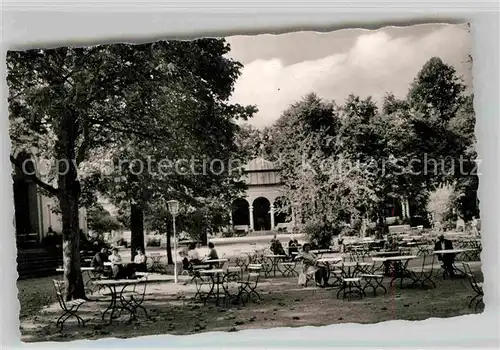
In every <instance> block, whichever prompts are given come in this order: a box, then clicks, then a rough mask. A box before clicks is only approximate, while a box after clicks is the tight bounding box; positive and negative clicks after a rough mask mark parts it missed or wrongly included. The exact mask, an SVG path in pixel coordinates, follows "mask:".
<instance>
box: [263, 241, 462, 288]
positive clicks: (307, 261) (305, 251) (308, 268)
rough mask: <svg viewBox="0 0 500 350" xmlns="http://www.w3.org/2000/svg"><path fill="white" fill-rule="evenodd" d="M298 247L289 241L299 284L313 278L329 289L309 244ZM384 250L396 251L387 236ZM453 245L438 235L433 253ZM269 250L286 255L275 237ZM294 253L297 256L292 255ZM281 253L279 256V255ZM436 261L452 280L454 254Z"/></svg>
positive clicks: (322, 265) (321, 265) (295, 242)
mask: <svg viewBox="0 0 500 350" xmlns="http://www.w3.org/2000/svg"><path fill="white" fill-rule="evenodd" d="M299 247H300V245H299V244H298V242H297V240H290V242H289V244H288V248H289V254H290V255H292V254H293V255H296V256H297V258H299V259H301V260H302V262H303V270H302V273H301V276H300V277H299V284H301V285H305V283H306V279H307V278H306V276H314V280H315V282H316V284H317V285H318V286H320V287H323V288H325V287H329V286H330V285H329V283H328V271H327V266H326V265H325V264H323V263H322V262H321V261H319V259H318V257H317V256H316V255H315V254H314V253H312V252H311V244H310V243H305V244H304V245H303V246H302V251H300V252H299ZM384 249H385V250H396V249H397V242H396V241H395V240H394V239H393V238H392V237H391V236H389V237H388V239H387V241H386V242H385V245H384ZM452 249H453V243H452V242H451V241H450V240H448V239H445V238H444V235H440V236H439V237H438V240H437V242H436V243H435V245H434V251H443V250H452ZM270 250H271V251H272V252H273V253H274V254H276V255H286V254H284V250H283V247H282V245H281V243H280V242H279V240H278V239H277V238H276V235H275V236H274V237H273V239H272V240H271V247H270ZM294 252H296V253H297V254H294ZM280 253H281V254H280ZM437 257H438V260H439V261H441V262H442V264H443V268H444V270H445V271H446V272H447V273H448V275H449V276H450V277H451V278H453V277H455V276H456V274H455V268H454V262H455V254H453V253H449V254H448V253H441V254H437ZM301 277H302V278H301Z"/></svg>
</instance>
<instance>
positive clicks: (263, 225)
mask: <svg viewBox="0 0 500 350" xmlns="http://www.w3.org/2000/svg"><path fill="white" fill-rule="evenodd" d="M253 220H254V224H253V225H254V229H255V231H268V230H270V229H271V203H270V202H269V200H268V199H267V198H264V197H259V198H256V199H255V200H254V201H253Z"/></svg>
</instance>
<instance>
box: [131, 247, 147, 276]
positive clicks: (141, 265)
mask: <svg viewBox="0 0 500 350" xmlns="http://www.w3.org/2000/svg"><path fill="white" fill-rule="evenodd" d="M146 260H147V257H146V255H144V252H143V251H142V249H141V248H138V249H137V251H136V255H135V257H134V264H133V268H134V270H135V271H138V272H147V266H146Z"/></svg>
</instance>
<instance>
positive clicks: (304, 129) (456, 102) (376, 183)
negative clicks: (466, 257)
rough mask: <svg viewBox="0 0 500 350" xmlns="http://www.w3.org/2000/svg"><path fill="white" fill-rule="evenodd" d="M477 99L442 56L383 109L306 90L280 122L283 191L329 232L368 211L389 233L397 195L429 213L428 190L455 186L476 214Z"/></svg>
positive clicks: (462, 204) (462, 205)
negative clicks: (389, 207) (388, 210)
mask: <svg viewBox="0 0 500 350" xmlns="http://www.w3.org/2000/svg"><path fill="white" fill-rule="evenodd" d="M472 100H473V97H472V96H467V95H466V94H465V86H464V85H463V82H462V81H461V79H460V78H459V77H457V76H456V72H455V70H454V68H453V67H451V66H449V65H447V64H445V63H443V62H442V61H441V60H440V59H439V58H431V59H430V60H429V61H428V62H427V63H426V64H425V65H424V66H423V67H422V70H421V71H420V72H419V74H418V75H417V77H416V78H415V80H414V82H413V83H412V85H411V86H410V89H409V92H408V95H407V96H406V98H405V99H399V98H397V97H395V96H394V95H393V94H390V93H389V94H387V95H386V96H385V98H384V100H383V103H382V108H381V109H380V110H379V109H378V108H377V105H376V104H375V103H374V101H372V100H371V98H366V99H361V98H360V97H359V96H354V95H350V96H348V97H347V99H346V101H345V102H344V104H343V105H337V104H336V103H335V102H334V101H325V100H322V99H320V98H319V97H318V96H316V95H314V94H309V95H307V96H305V97H304V98H303V99H302V100H301V101H298V102H295V103H293V104H292V105H290V107H289V108H288V109H287V110H285V111H284V112H283V114H282V115H281V117H280V118H279V120H278V121H277V122H276V123H275V125H274V126H273V128H272V135H273V138H272V139H271V142H270V144H271V149H272V152H273V153H274V154H276V155H277V157H278V159H279V162H280V166H281V177H282V180H283V182H284V183H285V191H286V193H285V195H286V196H287V197H288V198H289V199H290V202H291V203H294V204H292V205H296V206H297V209H298V211H299V212H300V215H301V216H302V217H303V218H304V219H305V222H306V224H309V223H310V224H311V225H312V226H311V227H316V228H317V229H313V228H309V229H308V230H310V231H311V232H323V233H324V234H325V235H326V236H325V237H326V238H325V239H328V237H329V233H328V230H326V229H322V228H321V227H322V226H323V225H324V226H325V227H328V228H330V229H333V230H336V229H337V228H340V229H341V230H343V231H344V233H347V234H351V233H355V234H358V233H359V230H358V229H359V227H357V226H356V222H360V220H361V219H362V218H365V219H377V227H378V229H379V231H380V230H385V227H386V226H387V225H386V224H385V223H384V217H385V215H384V214H383V213H384V210H385V209H384V208H385V203H386V202H393V201H394V199H403V198H408V199H409V200H411V202H412V204H413V205H414V206H415V207H416V211H414V212H413V213H412V215H421V216H423V217H425V216H426V215H427V213H426V210H425V209H426V206H427V202H428V201H429V195H430V194H429V191H431V192H432V190H433V189H435V188H437V187H439V186H441V185H447V184H454V185H455V186H456V189H457V191H458V192H461V193H462V194H461V196H460V197H459V200H458V209H459V210H460V211H461V212H463V213H465V212H466V213H468V215H469V216H470V215H474V214H473V213H475V214H476V216H477V183H478V181H477V180H478V178H477V176H476V175H474V174H472V170H473V166H474V162H475V161H474V160H475V158H476V154H475V152H474V145H475V138H474V122H475V116H474V111H473V106H472ZM433 161H435V162H436V163H437V164H438V167H436V168H433V167H432V165H433V163H432V162H433ZM462 168H463V170H462ZM442 169H444V170H442ZM431 200H432V199H431ZM344 222H350V223H351V225H350V228H349V229H347V228H346V226H345V225H344V224H343V223H344ZM317 223H321V225H320V224H317ZM318 225H319V226H318ZM358 226H359V225H358ZM318 227H319V228H318ZM347 231H349V232H347ZM379 233H382V232H379ZM312 235H313V236H315V237H317V236H318V234H317V233H314V234H312Z"/></svg>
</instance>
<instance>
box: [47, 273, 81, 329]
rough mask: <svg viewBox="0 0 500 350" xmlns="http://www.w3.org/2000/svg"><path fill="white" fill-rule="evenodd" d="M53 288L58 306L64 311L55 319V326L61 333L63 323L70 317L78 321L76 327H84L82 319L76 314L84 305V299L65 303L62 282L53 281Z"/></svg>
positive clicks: (64, 285) (64, 287) (64, 284)
mask: <svg viewBox="0 0 500 350" xmlns="http://www.w3.org/2000/svg"><path fill="white" fill-rule="evenodd" d="M53 282H54V288H55V290H56V295H57V301H58V302H59V306H60V307H61V309H62V310H63V311H64V313H63V314H62V315H61V316H60V317H59V318H58V319H57V322H56V325H57V326H58V327H60V328H61V331H62V329H63V326H64V322H66V321H67V320H68V319H69V318H70V317H75V318H76V320H77V321H78V325H82V326H84V327H85V321H84V320H83V318H81V317H80V316H78V315H77V314H76V313H77V312H78V309H79V308H80V306H82V305H83V304H84V303H85V300H84V299H75V300H70V301H66V300H65V299H66V298H65V294H64V292H65V289H66V283H65V282H64V281H58V280H53Z"/></svg>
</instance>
